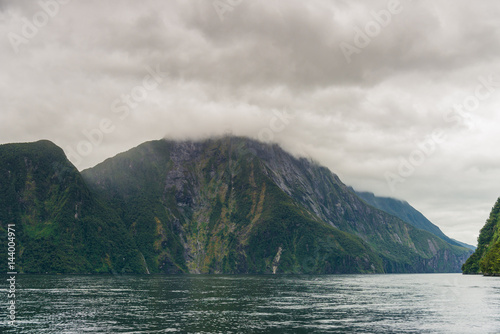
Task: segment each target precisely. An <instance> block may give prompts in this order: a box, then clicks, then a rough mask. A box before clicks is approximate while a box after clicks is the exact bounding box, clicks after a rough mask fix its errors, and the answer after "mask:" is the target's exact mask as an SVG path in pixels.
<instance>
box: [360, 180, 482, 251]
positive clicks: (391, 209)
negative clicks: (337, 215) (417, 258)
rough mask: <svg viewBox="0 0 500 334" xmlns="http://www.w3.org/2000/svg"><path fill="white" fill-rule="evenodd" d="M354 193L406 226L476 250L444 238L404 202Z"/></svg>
mask: <svg viewBox="0 0 500 334" xmlns="http://www.w3.org/2000/svg"><path fill="white" fill-rule="evenodd" d="M350 189H351V190H352V191H355V190H354V189H352V188H350ZM355 192H356V195H358V196H359V197H361V199H362V200H363V201H365V202H366V203H367V204H369V205H371V206H374V207H376V208H377V209H380V210H382V211H385V212H387V213H389V214H391V215H393V216H396V217H398V218H400V219H401V220H403V221H405V222H407V223H408V224H410V225H412V226H415V227H416V228H419V229H421V230H425V231H427V232H430V233H432V234H434V235H435V236H437V237H439V238H441V239H443V240H444V241H446V242H447V243H449V244H451V245H455V246H460V247H466V248H469V249H471V250H473V251H474V250H476V247H474V246H472V245H468V244H466V243H463V242H460V241H457V240H454V239H452V238H449V237H448V236H446V235H445V234H444V233H443V232H442V231H441V229H440V228H439V227H437V226H436V225H434V224H433V223H431V222H430V220H428V219H427V218H426V217H425V216H424V215H423V214H422V213H420V212H419V211H417V210H416V209H415V208H414V207H412V206H411V205H410V204H409V203H408V202H406V201H401V200H398V199H395V198H390V197H378V196H375V195H374V194H373V193H371V192H361V191H355Z"/></svg>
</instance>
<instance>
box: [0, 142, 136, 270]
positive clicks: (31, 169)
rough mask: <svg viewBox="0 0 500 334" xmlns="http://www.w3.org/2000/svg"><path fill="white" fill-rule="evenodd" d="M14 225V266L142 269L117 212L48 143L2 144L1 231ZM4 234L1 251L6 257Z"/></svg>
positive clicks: (59, 268) (63, 268) (0, 156)
mask: <svg viewBox="0 0 500 334" xmlns="http://www.w3.org/2000/svg"><path fill="white" fill-rule="evenodd" d="M8 224H15V227H14V228H15V237H16V265H17V270H18V271H20V272H26V273H46V272H49V273H74V272H79V273H100V272H112V271H117V272H140V271H141V270H143V269H142V268H144V264H143V260H142V257H141V256H140V254H139V252H138V251H137V247H136V245H135V242H134V240H133V238H132V237H131V236H130V235H129V233H128V232H127V230H125V228H124V225H123V222H122V221H121V220H120V218H119V217H118V216H117V215H116V213H115V211H114V210H112V209H110V208H109V207H107V206H106V205H105V204H103V203H101V202H100V201H98V200H97V199H96V197H95V196H94V194H93V193H92V192H91V191H90V190H89V189H88V187H87V186H86V184H85V182H84V181H83V179H82V177H81V175H80V173H79V172H78V170H77V169H76V168H75V167H74V166H73V165H72V164H71V163H70V162H69V161H68V160H67V159H66V156H65V155H64V152H63V150H62V149H60V148H59V147H57V146H56V145H54V144H53V143H51V142H49V141H39V142H36V143H28V144H7V145H0V233H1V235H6V234H7V225H8ZM6 252H7V238H6V237H2V238H1V240H0V254H2V256H3V258H5V259H6V258H7V254H6Z"/></svg>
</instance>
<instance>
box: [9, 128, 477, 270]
mask: <svg viewBox="0 0 500 334" xmlns="http://www.w3.org/2000/svg"><path fill="white" fill-rule="evenodd" d="M8 145H11V146H5V145H2V146H0V175H3V176H4V178H3V182H1V183H0V189H1V190H2V194H3V195H4V197H3V198H2V202H0V203H3V205H1V206H0V230H1V232H5V226H6V224H7V223H8V222H12V221H15V222H16V225H17V226H19V228H20V231H21V232H20V234H19V239H18V241H19V248H20V250H21V251H20V252H19V257H20V258H19V263H20V266H21V267H20V268H21V272H53V273H56V272H75V273H76V272H80V273H87V272H88V273H99V272H115V273H122V272H123V273H127V272H134V273H317V274H318V273H383V272H456V271H458V270H459V269H460V266H461V264H462V263H463V261H465V258H466V257H467V256H468V254H469V252H468V251H467V250H465V249H464V248H462V247H457V246H453V245H450V244H448V243H446V242H445V241H443V240H442V239H439V238H437V237H435V236H434V235H432V234H430V233H428V232H426V231H422V230H418V229H415V228H414V227H413V226H411V225H409V224H407V223H405V222H403V221H402V220H400V219H399V218H396V217H394V216H392V215H389V214H387V213H385V212H383V211H380V210H378V209H376V208H373V207H370V206H367V205H366V204H365V203H364V202H363V201H362V200H361V199H359V197H358V196H356V195H355V194H354V193H352V192H351V191H350V190H349V189H348V187H347V186H346V185H344V184H343V183H342V182H341V181H340V179H339V178H338V177H337V176H336V175H335V174H333V173H332V172H331V171H330V170H329V169H327V168H325V167H322V166H319V165H317V164H315V163H312V162H311V161H309V160H307V159H304V158H295V157H293V156H291V155H290V154H289V153H287V152H285V151H284V150H283V149H281V148H280V147H279V146H278V145H270V144H264V143H260V142H257V141H254V140H250V139H248V138H242V137H222V138H213V139H209V140H204V141H168V140H158V141H150V142H146V143H143V144H141V145H139V146H138V147H136V148H133V149H131V150H129V151H127V152H123V153H120V154H118V155H117V156H115V157H112V158H109V159H107V160H105V161H104V162H103V163H101V164H99V165H97V166H95V167H93V168H91V169H86V170H84V171H82V172H81V173H79V172H78V171H77V170H76V168H75V167H74V166H73V165H72V164H71V163H70V162H69V161H68V160H67V158H66V156H64V153H63V152H62V150H61V149H60V148H58V149H57V150H56V149H55V148H54V147H57V146H55V145H54V144H52V145H53V146H52V145H50V144H49V143H48V142H38V143H27V144H8ZM47 145H48V146H51V147H47ZM56 151H57V152H58V153H55V152H56ZM54 154H55V155H56V156H54ZM26 161H30V163H28V164H27V163H26ZM29 166H35V167H36V168H31V169H30V167H29ZM34 170H36V171H37V172H36V173H34ZM12 175H15V177H12ZM30 177H31V178H32V181H33V182H32V181H30V180H31V179H30ZM13 180H14V181H13ZM30 196H31V197H30ZM26 198H28V199H29V200H26ZM33 208H34V209H33ZM33 212H34V213H33ZM40 212H43V214H40ZM30 228H31V230H30ZM27 230H29V231H31V233H26V231H27ZM33 231H35V232H33ZM4 249H6V248H4ZM30 252H31V253H32V254H35V255H36V253H41V254H42V255H43V256H41V257H40V258H36V256H35V257H34V256H32V255H30V256H31V257H29V256H27V255H29V253H30ZM51 256H55V258H57V259H58V265H57V266H54V265H52V264H51V263H50V261H49V259H50V258H51ZM78 257H80V260H79V262H81V263H83V264H82V265H78V264H76V262H75V259H77V258H78Z"/></svg>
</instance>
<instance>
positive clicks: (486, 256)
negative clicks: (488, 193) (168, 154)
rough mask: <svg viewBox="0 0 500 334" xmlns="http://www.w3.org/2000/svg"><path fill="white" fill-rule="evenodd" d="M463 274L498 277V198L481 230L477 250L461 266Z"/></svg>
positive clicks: (499, 272) (499, 214) (499, 230)
mask: <svg viewBox="0 0 500 334" xmlns="http://www.w3.org/2000/svg"><path fill="white" fill-rule="evenodd" d="M462 271H463V273H464V274H480V273H482V274H484V275H495V276H500V198H499V199H498V200H497V202H496V204H495V206H494V207H493V209H492V210H491V213H490V217H489V218H488V220H487V221H486V224H485V225H484V226H483V228H482V229H481V232H480V233H479V238H478V245H477V249H476V251H475V252H474V254H472V255H471V256H470V257H469V258H468V259H467V261H466V262H465V264H464V265H463V266H462Z"/></svg>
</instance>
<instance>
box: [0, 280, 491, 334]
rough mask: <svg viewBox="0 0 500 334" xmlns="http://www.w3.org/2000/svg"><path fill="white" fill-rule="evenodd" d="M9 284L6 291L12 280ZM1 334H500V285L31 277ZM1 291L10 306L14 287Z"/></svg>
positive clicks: (0, 313)
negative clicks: (15, 317) (14, 319)
mask: <svg viewBox="0 0 500 334" xmlns="http://www.w3.org/2000/svg"><path fill="white" fill-rule="evenodd" d="M2 281H4V282H6V281H5V279H3V280H2ZM17 281H18V282H17V284H18V294H17V296H16V302H17V311H18V317H19V318H18V319H19V320H18V321H17V329H15V330H14V329H12V328H10V327H8V326H7V318H6V317H7V309H6V307H2V309H1V310H0V317H1V318H0V332H1V333H33V334H41V333H169V332H179V333H346V332H352V333H500V278H488V277H482V276H462V275H459V274H442V275H441V274H426V275H345V276H344V275H342V276H243V275H241V276H197V275H196V276H195V275H189V276H69V275H67V276H60V275H58V276H23V275H18V277H17ZM1 287H2V290H1V291H0V301H1V302H2V305H6V302H7V289H6V288H7V285H6V284H3V286H1Z"/></svg>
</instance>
